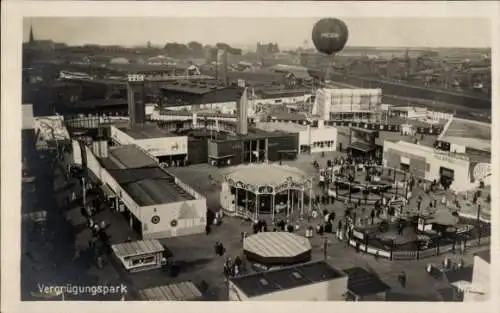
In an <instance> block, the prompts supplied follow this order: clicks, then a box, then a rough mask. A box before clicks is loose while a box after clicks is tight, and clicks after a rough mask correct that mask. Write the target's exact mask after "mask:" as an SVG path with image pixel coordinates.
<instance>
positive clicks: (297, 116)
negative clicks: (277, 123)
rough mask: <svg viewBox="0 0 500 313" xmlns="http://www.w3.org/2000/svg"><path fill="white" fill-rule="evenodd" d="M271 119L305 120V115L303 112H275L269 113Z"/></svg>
mask: <svg viewBox="0 0 500 313" xmlns="http://www.w3.org/2000/svg"><path fill="white" fill-rule="evenodd" d="M269 115H270V116H271V119H276V120H281V121H306V120H307V116H306V115H305V114H303V113H288V112H276V113H271V114H269Z"/></svg>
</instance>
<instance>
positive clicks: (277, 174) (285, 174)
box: [224, 164, 309, 186]
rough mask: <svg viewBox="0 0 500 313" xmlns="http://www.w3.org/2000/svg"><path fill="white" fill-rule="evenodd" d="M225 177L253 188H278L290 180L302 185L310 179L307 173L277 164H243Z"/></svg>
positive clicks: (229, 169) (233, 168) (235, 167)
mask: <svg viewBox="0 0 500 313" xmlns="http://www.w3.org/2000/svg"><path fill="white" fill-rule="evenodd" d="M224 175H225V176H226V177H227V178H229V179H232V180H233V181H235V182H243V183H245V184H249V185H253V186H278V185H280V184H283V183H286V182H287V181H288V180H289V179H291V180H292V182H294V183H298V184H301V183H304V182H305V181H307V180H308V179H309V177H308V176H307V175H306V173H305V172H303V171H301V170H299V169H298V168H295V167H291V166H288V165H277V164H242V165H238V166H234V167H231V168H228V169H227V170H225V171H224Z"/></svg>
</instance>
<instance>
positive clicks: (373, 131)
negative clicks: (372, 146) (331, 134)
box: [351, 127, 378, 134]
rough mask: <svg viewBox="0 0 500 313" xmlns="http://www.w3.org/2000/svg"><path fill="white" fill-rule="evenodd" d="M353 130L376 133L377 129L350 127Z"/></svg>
mask: <svg viewBox="0 0 500 313" xmlns="http://www.w3.org/2000/svg"><path fill="white" fill-rule="evenodd" d="M351 129H352V130H353V131H357V132H362V133H368V134H376V133H377V132H378V131H377V130H373V129H366V128H361V127H351Z"/></svg>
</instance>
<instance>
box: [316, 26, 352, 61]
mask: <svg viewBox="0 0 500 313" xmlns="http://www.w3.org/2000/svg"><path fill="white" fill-rule="evenodd" d="M348 37H349V31H348V29H347V25H346V24H345V23H344V22H343V21H341V20H339V19H336V18H324V19H321V20H319V21H318V22H316V24H315V25H314V27H313V30H312V40H313V43H314V46H315V47H316V49H317V50H318V51H319V52H321V53H325V54H328V55H330V54H333V53H335V52H339V51H341V50H342V49H343V48H344V46H345V44H346V42H347V38H348Z"/></svg>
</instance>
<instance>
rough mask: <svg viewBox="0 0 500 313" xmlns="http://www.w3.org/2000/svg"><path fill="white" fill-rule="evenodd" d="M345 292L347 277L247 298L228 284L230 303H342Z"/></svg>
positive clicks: (236, 288) (231, 284)
mask: <svg viewBox="0 0 500 313" xmlns="http://www.w3.org/2000/svg"><path fill="white" fill-rule="evenodd" d="M346 292H347V276H344V277H340V278H337V279H333V280H329V281H324V282H319V283H315V284H311V285H306V286H301V287H297V288H291V289H285V290H280V291H276V292H272V293H267V294H264V295H260V296H255V297H248V296H247V295H245V293H244V292H243V291H242V290H241V289H239V288H238V287H237V286H236V285H234V284H233V283H232V282H229V300H230V301H342V300H343V299H344V296H343V295H344V294H345V293H346Z"/></svg>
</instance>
